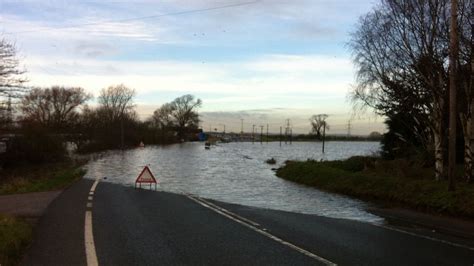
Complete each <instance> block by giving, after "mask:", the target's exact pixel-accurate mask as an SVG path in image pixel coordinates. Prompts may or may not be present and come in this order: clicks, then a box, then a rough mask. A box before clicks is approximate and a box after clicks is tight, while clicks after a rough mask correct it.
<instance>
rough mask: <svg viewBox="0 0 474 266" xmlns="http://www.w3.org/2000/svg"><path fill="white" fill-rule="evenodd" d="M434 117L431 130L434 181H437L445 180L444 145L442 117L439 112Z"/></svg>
mask: <svg viewBox="0 0 474 266" xmlns="http://www.w3.org/2000/svg"><path fill="white" fill-rule="evenodd" d="M435 114H436V115H435V117H434V121H433V122H434V123H433V124H434V129H433V140H434V153H435V179H436V181H439V180H441V179H444V178H445V171H444V145H443V136H444V129H443V115H442V114H441V111H440V110H436V111H435Z"/></svg>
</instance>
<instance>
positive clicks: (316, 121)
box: [309, 114, 329, 139]
mask: <svg viewBox="0 0 474 266" xmlns="http://www.w3.org/2000/svg"><path fill="white" fill-rule="evenodd" d="M327 118H328V115H327V114H318V115H313V116H311V118H310V119H309V121H310V123H311V133H313V134H315V135H316V137H317V138H318V139H321V137H322V134H323V130H324V128H325V129H326V130H329V125H328V124H327V122H326V119H327Z"/></svg>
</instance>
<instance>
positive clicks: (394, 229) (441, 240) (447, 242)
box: [372, 224, 474, 251]
mask: <svg viewBox="0 0 474 266" xmlns="http://www.w3.org/2000/svg"><path fill="white" fill-rule="evenodd" d="M372 225H374V226H377V227H380V228H384V229H387V230H391V231H395V232H399V233H403V234H407V235H411V236H415V237H419V238H423V239H428V240H431V241H435V242H440V243H443V244H447V245H450V246H454V247H458V248H465V249H468V250H472V251H474V247H470V246H466V245H463V244H457V243H453V242H450V241H447V240H443V239H439V238H435V237H431V236H424V235H419V234H417V233H412V232H409V231H405V230H402V229H397V228H393V227H390V226H386V225H380V224H372Z"/></svg>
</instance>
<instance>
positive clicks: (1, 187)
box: [0, 162, 85, 195]
mask: <svg viewBox="0 0 474 266" xmlns="http://www.w3.org/2000/svg"><path fill="white" fill-rule="evenodd" d="M81 165H82V164H80V163H72V162H63V163H55V164H41V165H33V166H24V167H17V168H14V169H7V170H2V172H1V173H2V176H3V177H2V179H1V180H0V195H6V194H16V193H28V192H39V191H48V190H57V189H63V188H65V187H67V186H68V185H70V184H71V183H73V182H74V181H76V180H78V179H80V178H81V177H82V176H83V175H84V174H85V171H84V170H83V169H81Z"/></svg>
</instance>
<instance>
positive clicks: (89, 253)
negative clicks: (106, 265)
mask: <svg viewBox="0 0 474 266" xmlns="http://www.w3.org/2000/svg"><path fill="white" fill-rule="evenodd" d="M84 244H85V246H86V259H87V266H96V265H99V262H98V261H97V254H96V252H95V244H94V234H93V232H92V212H91V211H86V220H85V228H84Z"/></svg>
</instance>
